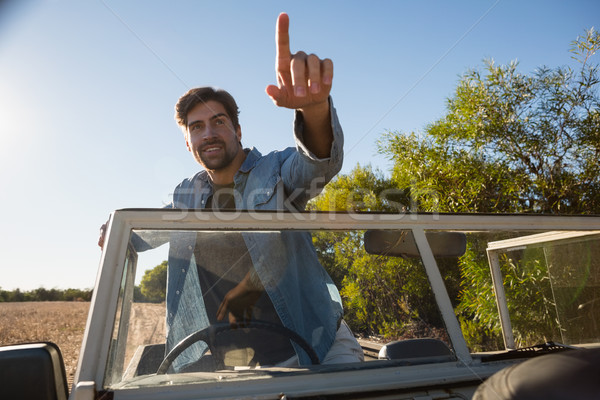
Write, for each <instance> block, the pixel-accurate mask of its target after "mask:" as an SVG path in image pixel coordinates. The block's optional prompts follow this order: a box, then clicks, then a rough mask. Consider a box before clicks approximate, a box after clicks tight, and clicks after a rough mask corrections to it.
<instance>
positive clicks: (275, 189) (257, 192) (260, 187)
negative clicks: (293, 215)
mask: <svg viewBox="0 0 600 400" xmlns="http://www.w3.org/2000/svg"><path fill="white" fill-rule="evenodd" d="M258 181H259V182H258V184H255V185H249V186H246V190H247V197H246V199H247V200H246V204H247V205H248V209H251V210H277V209H279V208H283V200H284V199H283V198H281V199H278V198H279V197H281V196H279V194H280V193H283V181H282V179H281V175H280V174H278V173H275V174H272V175H270V176H269V177H268V178H267V179H264V178H263V179H258ZM248 189H250V190H248ZM278 200H279V201H278ZM279 203H281V204H279Z"/></svg>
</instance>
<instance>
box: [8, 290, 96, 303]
mask: <svg viewBox="0 0 600 400" xmlns="http://www.w3.org/2000/svg"><path fill="white" fill-rule="evenodd" d="M91 299H92V290H91V289H83V290H81V289H64V290H61V289H56V288H53V289H46V288H43V287H40V288H37V289H33V290H30V291H25V292H22V291H21V290H20V289H15V290H2V289H1V288H0V303H2V302H20V301H90V300H91Z"/></svg>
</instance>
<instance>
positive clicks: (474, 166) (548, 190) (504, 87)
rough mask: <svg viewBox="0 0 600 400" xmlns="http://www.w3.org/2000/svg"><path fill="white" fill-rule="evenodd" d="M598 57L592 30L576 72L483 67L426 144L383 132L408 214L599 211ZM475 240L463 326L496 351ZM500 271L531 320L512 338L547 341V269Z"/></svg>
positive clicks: (575, 48) (515, 263)
mask: <svg viewBox="0 0 600 400" xmlns="http://www.w3.org/2000/svg"><path fill="white" fill-rule="evenodd" d="M599 49H600V34H599V33H598V32H596V31H594V30H593V29H590V30H588V31H586V32H585V35H583V36H580V37H578V38H577V39H576V40H575V41H574V42H573V43H572V47H571V52H572V53H573V58H574V59H575V60H577V61H578V63H579V64H578V65H579V68H578V69H576V70H574V69H571V68H570V67H558V68H554V69H551V68H548V67H541V68H539V69H537V70H536V71H535V72H534V73H533V74H532V75H524V74H522V73H520V72H518V70H517V67H518V64H517V63H516V62H512V63H510V64H509V65H505V66H497V65H495V64H494V62H493V61H491V60H490V61H486V62H485V65H486V68H485V73H481V72H480V71H477V70H471V71H469V72H467V73H466V74H465V75H464V76H463V77H462V79H461V80H460V82H459V84H458V86H457V88H456V92H455V94H454V96H453V97H452V98H450V99H448V101H447V108H448V112H447V114H446V115H445V116H444V117H443V118H441V119H439V120H438V121H436V122H434V123H432V124H430V125H429V126H428V127H427V128H426V132H425V133H426V134H425V136H424V139H420V138H419V136H418V135H417V134H415V133H410V134H407V135H405V134H402V133H399V132H387V133H386V134H385V135H384V136H383V137H382V139H381V140H380V141H379V144H378V145H379V151H380V152H381V153H383V154H386V155H387V156H389V157H390V159H392V160H393V162H394V166H393V169H392V178H391V180H392V182H393V183H394V185H396V186H397V187H399V188H406V190H407V191H408V192H409V196H410V197H411V199H412V201H411V202H410V204H411V206H412V211H431V212H436V211H439V212H504V213H510V212H535V213H563V214H564V213H567V214H575V213H577V214H595V213H598V212H600V162H599V161H598V160H599V159H600V97H599V92H598V88H599V83H600V76H599V75H598V72H599V71H598V64H592V63H591V57H592V56H593V55H594V54H595V53H596V52H597V51H598V50H599ZM478 240H479V239H478V238H476V237H475V236H474V235H470V236H469V246H470V247H469V251H468V252H467V254H465V256H463V257H462V258H461V260H460V266H461V270H462V288H463V290H462V291H461V293H460V301H461V302H460V305H459V307H458V309H459V311H460V313H461V315H460V316H459V317H460V318H461V324H462V326H463V332H464V333H465V334H466V335H467V336H469V335H471V337H470V338H469V337H467V339H468V340H469V339H472V342H471V343H473V342H477V343H483V342H488V343H489V342H492V343H493V342H496V343H498V342H499V326H498V324H497V317H495V318H494V315H497V311H496V307H495V304H494V301H493V295H492V287H491V280H490V279H489V272H488V266H487V260H485V259H482V258H481V257H480V256H477V255H478V254H482V252H481V249H478V250H476V251H472V250H473V248H474V247H476V246H477V242H478ZM502 269H503V274H504V277H505V280H506V286H505V290H506V291H507V293H509V294H510V293H514V296H512V297H511V298H513V299H516V300H514V301H516V302H521V303H523V304H527V307H526V308H527V309H528V310H529V311H530V313H529V314H527V315H526V316H522V315H521V316H520V317H519V316H517V318H516V319H515V321H514V324H515V330H516V335H517V339H518V340H519V341H522V342H523V343H526V342H527V336H528V335H530V334H531V332H532V331H534V330H537V331H536V332H538V333H541V334H543V335H546V336H551V335H552V330H553V327H552V321H553V319H554V316H553V315H552V314H551V313H549V312H548V309H549V304H551V299H550V296H549V295H548V291H549V286H548V279H547V276H548V270H547V266H546V265H543V264H541V263H539V262H537V261H535V260H534V261H532V260H515V259H510V258H506V259H505V260H504V263H503V266H502ZM516 305H517V304H516V303H512V304H510V303H509V308H511V307H515V306H516ZM538 337H539V336H538Z"/></svg>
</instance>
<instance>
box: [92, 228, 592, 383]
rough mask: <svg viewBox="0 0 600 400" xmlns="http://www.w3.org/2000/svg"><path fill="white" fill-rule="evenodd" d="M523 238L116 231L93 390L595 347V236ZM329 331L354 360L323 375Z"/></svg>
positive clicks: (465, 232)
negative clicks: (558, 346)
mask: <svg viewBox="0 0 600 400" xmlns="http://www.w3.org/2000/svg"><path fill="white" fill-rule="evenodd" d="M360 225H361V224H360V223H357V226H359V227H360ZM530 227H531V225H529V228H528V229H504V228H503V229H491V230H490V229H485V230H481V229H479V230H477V229H464V228H461V229H449V228H448V229H438V228H436V229H426V230H424V231H422V232H424V233H425V237H426V239H427V243H428V244H429V246H428V248H427V249H426V250H427V251H426V253H423V249H422V248H420V247H419V236H418V231H412V230H411V229H389V226H386V227H385V229H383V228H382V229H373V226H365V227H363V228H362V229H346V228H344V229H339V228H335V229H307V230H300V229H286V230H281V229H278V230H275V229H274V230H270V229H269V230H266V229H264V228H261V229H247V228H244V229H237V228H231V227H229V228H227V229H223V230H218V229H210V230H205V229H198V230H192V229H181V230H178V229H133V230H130V231H129V233H128V235H127V251H126V252H125V253H124V254H125V260H124V261H123V266H124V267H123V275H122V279H121V284H120V289H119V299H118V302H117V312H116V318H115V323H114V326H113V329H112V332H113V333H112V339H111V344H110V349H109V357H108V364H107V368H106V370H105V374H104V388H105V389H110V390H116V389H119V388H129V387H140V386H154V385H164V384H169V385H173V384H174V385H179V384H187V383H202V382H207V383H208V382H225V381H238V380H261V379H265V378H267V377H268V378H273V377H275V378H276V377H281V376H290V375H293V376H295V375H297V374H321V373H324V372H331V371H344V370H347V371H356V370H361V369H362V370H365V371H372V370H373V368H378V369H379V368H387V367H398V366H403V365H415V364H417V365H418V364H428V365H430V367H431V365H432V364H436V363H448V362H456V361H457V360H458V361H460V363H459V364H461V365H468V364H470V363H471V362H472V361H470V357H475V358H476V357H477V354H478V353H482V354H483V353H488V354H489V352H506V351H507V349H512V348H522V347H527V346H533V345H537V344H540V343H545V342H549V341H552V342H557V343H563V344H569V345H580V344H585V343H598V342H600V329H599V324H600V307H599V305H600V302H599V297H598V293H600V290H599V289H600V288H599V287H598V286H600V264H599V262H598V255H599V254H598V252H599V246H598V241H599V240H600V232H597V231H550V230H532V229H531V228H530ZM305 245H307V246H305ZM308 245H310V246H308ZM307 249H311V252H307ZM429 256H432V258H431V259H429V258H428V257H429ZM320 267H322V270H321V269H320ZM322 271H325V272H324V273H322ZM438 279H439V282H441V283H442V285H441V287H440V286H439V285H437V283H439V282H438V281H437V280H438ZM324 294H325V295H324ZM315 300H316V301H315ZM324 315H328V316H330V315H339V316H340V317H339V318H337V319H336V320H335V321H333V322H332V321H330V318H329V317H328V318H321V316H324ZM303 316H308V317H303ZM332 324H333V326H330V325H332ZM344 327H347V331H346V330H344V329H345V328H344ZM340 331H344V332H347V333H348V334H349V335H350V337H352V338H354V339H353V340H356V343H358V345H359V347H360V352H361V357H362V358H361V359H359V360H357V359H353V358H348V359H346V358H344V357H341V358H340V359H338V360H336V361H335V362H328V360H330V359H329V357H330V356H331V354H330V351H329V350H330V348H331V346H332V343H331V342H332V341H337V340H338V339H339V338H338V336H339V332H340ZM327 332H333V336H332V337H329V336H328V335H327ZM346 339H348V337H346ZM406 344H409V345H406ZM324 348H325V349H327V351H323V349H324ZM349 348H351V349H352V346H350V347H349ZM463 348H464V349H465V350H466V351H463V350H462V349H463ZM352 351H354V350H352ZM465 352H466V355H465ZM333 359H335V357H334V358H333ZM407 360H409V361H407ZM452 365H455V364H452Z"/></svg>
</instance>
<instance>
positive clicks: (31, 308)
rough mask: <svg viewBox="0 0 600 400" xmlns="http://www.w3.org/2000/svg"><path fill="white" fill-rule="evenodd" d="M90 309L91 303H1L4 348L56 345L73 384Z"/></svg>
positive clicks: (0, 331) (0, 343)
mask: <svg viewBox="0 0 600 400" xmlns="http://www.w3.org/2000/svg"><path fill="white" fill-rule="evenodd" d="M89 307H90V303H88V302H66V301H65V302H62V301H58V302H24V303H0V345H7V344H17V343H29V342H54V343H56V344H57V345H58V346H59V347H60V350H61V352H62V355H63V358H64V360H65V369H66V371H67V380H68V381H69V385H70V384H71V382H73V378H74V375H75V370H76V369H77V358H78V357H79V350H80V348H81V342H82V340H83V332H84V330H85V323H86V320H87V314H88V310H89Z"/></svg>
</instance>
